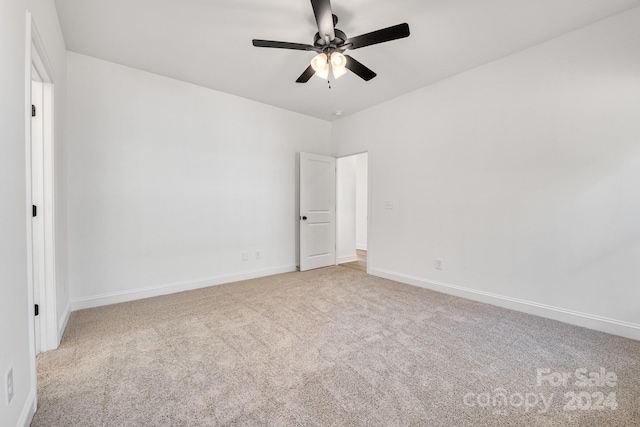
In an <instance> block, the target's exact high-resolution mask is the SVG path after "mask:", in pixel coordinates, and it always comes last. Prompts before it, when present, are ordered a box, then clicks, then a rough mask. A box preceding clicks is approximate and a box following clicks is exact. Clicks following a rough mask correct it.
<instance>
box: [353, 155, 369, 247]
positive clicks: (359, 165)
mask: <svg viewBox="0 0 640 427" xmlns="http://www.w3.org/2000/svg"><path fill="white" fill-rule="evenodd" d="M355 158H356V248H357V249H361V250H363V251H366V250H367V210H368V209H369V206H368V204H369V203H368V199H369V197H368V194H369V189H368V186H369V177H368V173H367V170H368V163H369V154H368V153H362V154H358V155H356V156H355Z"/></svg>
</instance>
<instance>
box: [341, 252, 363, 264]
mask: <svg viewBox="0 0 640 427" xmlns="http://www.w3.org/2000/svg"><path fill="white" fill-rule="evenodd" d="M357 260H358V254H353V255H346V256H341V257H339V258H338V264H344V263H345V262H354V261H357Z"/></svg>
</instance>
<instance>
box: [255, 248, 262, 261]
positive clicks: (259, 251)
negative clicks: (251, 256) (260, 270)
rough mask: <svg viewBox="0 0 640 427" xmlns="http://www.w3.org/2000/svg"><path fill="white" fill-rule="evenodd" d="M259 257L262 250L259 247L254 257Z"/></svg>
mask: <svg viewBox="0 0 640 427" xmlns="http://www.w3.org/2000/svg"><path fill="white" fill-rule="evenodd" d="M260 258H262V251H261V250H260V249H258V250H257V251H256V259H260Z"/></svg>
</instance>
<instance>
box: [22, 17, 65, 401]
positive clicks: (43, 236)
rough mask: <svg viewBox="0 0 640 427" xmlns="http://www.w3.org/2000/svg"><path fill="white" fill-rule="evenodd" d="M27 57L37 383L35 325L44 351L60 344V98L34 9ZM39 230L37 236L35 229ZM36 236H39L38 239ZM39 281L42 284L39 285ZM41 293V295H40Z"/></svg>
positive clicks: (28, 198) (31, 274)
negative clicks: (37, 99) (35, 132)
mask: <svg viewBox="0 0 640 427" xmlns="http://www.w3.org/2000/svg"><path fill="white" fill-rule="evenodd" d="M26 20H27V22H26V44H25V45H26V60H25V163H26V165H25V166H26V213H27V218H26V221H27V282H28V307H27V310H28V314H29V316H28V318H29V342H30V343H31V354H32V356H33V366H32V370H33V372H32V375H33V378H32V386H33V387H34V389H35V387H36V377H35V375H36V373H35V356H36V346H35V324H36V322H39V326H40V328H39V329H40V337H41V339H40V350H41V351H48V350H53V349H55V348H57V347H58V345H59V343H60V337H59V332H58V320H57V283H56V236H55V139H54V135H55V129H54V116H55V109H54V106H55V99H54V96H55V94H54V89H55V86H54V85H55V81H56V75H55V73H54V69H53V66H52V64H51V61H50V60H49V57H48V55H47V52H46V50H45V47H44V43H43V41H42V38H41V37H40V34H39V32H38V29H37V28H36V24H35V22H34V21H33V18H32V15H31V13H30V12H27V18H26ZM34 75H37V76H38V77H39V79H40V80H41V82H42V89H43V90H42V95H43V97H42V102H43V106H42V107H43V108H42V109H41V110H42V111H41V112H40V113H41V114H42V120H43V132H42V152H41V158H40V161H41V163H40V164H41V169H40V170H39V171H34V170H33V167H32V164H33V160H34V159H33V157H32V154H33V153H32V147H31V138H32V135H31V133H32V132H31V126H32V118H31V104H32V90H31V85H32V80H33V77H34ZM37 176H41V179H42V181H41V182H42V190H41V192H40V194H41V196H42V200H40V201H39V203H38V204H37V205H38V208H37V210H38V212H37V214H38V216H39V217H41V218H42V227H38V229H35V228H34V224H33V223H34V221H33V217H32V215H31V207H32V205H34V204H36V203H34V200H33V196H32V184H33V179H34V177H37ZM36 233H37V235H34V234H36ZM34 239H35V240H34ZM34 241H35V242H37V244H38V245H39V246H40V250H41V252H42V256H41V257H39V259H38V260H35V261H34V250H35V248H34ZM34 271H36V272H37V274H38V275H39V277H41V278H43V280H42V282H43V283H41V284H39V283H37V282H36V281H35V280H34ZM35 285H39V286H38V289H35V288H34V286H35ZM36 294H37V295H36ZM35 301H38V305H39V312H40V314H39V315H38V316H37V317H36V316H35V315H34V304H35Z"/></svg>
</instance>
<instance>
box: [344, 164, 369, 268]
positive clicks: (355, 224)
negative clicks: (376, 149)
mask: <svg viewBox="0 0 640 427" xmlns="http://www.w3.org/2000/svg"><path fill="white" fill-rule="evenodd" d="M368 166H369V155H368V153H360V154H355V155H352V156H347V157H341V158H339V159H337V162H336V169H337V175H336V181H337V191H336V199H337V200H336V217H337V224H336V225H337V237H338V238H337V247H338V251H337V252H338V254H337V259H338V262H337V263H338V264H340V265H342V266H344V267H349V268H353V269H356V270H360V271H364V272H366V271H367V248H368V194H369V189H368V182H369V181H368V173H369V171H368Z"/></svg>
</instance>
